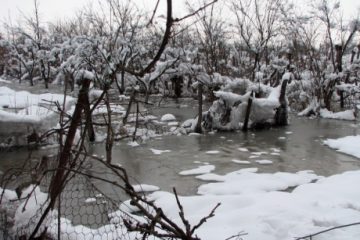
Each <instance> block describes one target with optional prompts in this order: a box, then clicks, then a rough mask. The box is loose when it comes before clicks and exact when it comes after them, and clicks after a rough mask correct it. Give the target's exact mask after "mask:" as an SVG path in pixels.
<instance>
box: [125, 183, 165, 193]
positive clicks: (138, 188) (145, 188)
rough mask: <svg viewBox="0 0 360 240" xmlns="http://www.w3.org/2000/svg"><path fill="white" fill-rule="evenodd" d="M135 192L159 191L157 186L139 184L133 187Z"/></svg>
mask: <svg viewBox="0 0 360 240" xmlns="http://www.w3.org/2000/svg"><path fill="white" fill-rule="evenodd" d="M132 187H133V188H134V191H135V192H155V191H158V190H160V188H159V187H158V186H154V185H148V184H139V185H133V186H132Z"/></svg>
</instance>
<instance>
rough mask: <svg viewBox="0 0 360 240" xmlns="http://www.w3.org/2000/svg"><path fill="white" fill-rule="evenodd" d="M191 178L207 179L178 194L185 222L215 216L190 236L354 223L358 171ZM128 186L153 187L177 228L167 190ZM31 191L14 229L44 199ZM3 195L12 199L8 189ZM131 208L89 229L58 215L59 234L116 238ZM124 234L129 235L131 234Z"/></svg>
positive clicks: (302, 232)
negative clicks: (195, 192)
mask: <svg viewBox="0 0 360 240" xmlns="http://www.w3.org/2000/svg"><path fill="white" fill-rule="evenodd" d="M196 178H197V179H200V180H202V181H212V183H206V184H203V185H201V186H200V187H199V189H198V192H199V194H200V195H196V196H179V200H180V202H181V205H182V206H183V208H184V213H185V217H186V219H187V220H188V221H189V223H190V224H191V225H193V226H194V225H195V224H197V223H198V222H199V220H200V219H202V218H203V217H205V216H207V215H208V214H209V213H210V212H211V210H212V209H213V208H214V207H215V206H216V205H217V204H218V203H220V204H221V205H220V207H218V208H217V209H216V211H215V216H214V217H212V218H210V219H208V220H207V221H206V223H205V224H203V225H202V226H201V227H200V228H199V229H197V230H196V232H195V234H196V235H197V236H198V237H199V238H200V239H206V240H218V239H225V238H228V237H231V236H234V235H236V234H238V233H240V232H242V233H245V234H246V236H245V238H244V239H246V240H258V239H268V240H292V239H295V238H297V237H302V236H306V235H308V234H311V233H315V232H318V231H322V230H325V229H328V228H331V227H335V226H339V225H343V224H349V223H354V222H358V221H359V219H360V212H359V209H360V205H359V201H358V200H359V199H360V191H359V190H358V189H357V188H356V187H355V188H354V185H353V184H354V183H356V182H359V181H360V171H350V172H345V173H342V174H337V175H333V176H330V177H320V176H317V175H315V174H314V173H313V172H311V171H301V172H297V173H285V172H277V173H257V169H256V168H246V169H241V170H238V171H235V172H232V173H228V174H225V175H218V174H213V173H207V174H203V175H200V176H196ZM213 181H215V182H213ZM134 188H135V190H140V189H141V190H142V191H144V190H149V191H152V190H154V191H155V192H153V193H151V194H150V195H148V197H147V198H148V200H149V201H153V202H154V204H155V205H156V206H160V207H161V209H162V211H163V212H164V214H165V215H166V216H167V217H168V218H169V219H171V220H172V221H174V222H175V223H177V224H179V226H182V220H181V218H180V217H179V209H178V207H177V203H176V201H175V198H174V195H173V194H172V193H168V192H163V191H158V190H159V188H158V187H156V186H152V185H146V184H141V185H135V186H134ZM31 189H33V188H29V189H27V190H26V191H25V192H24V193H23V196H25V195H27V194H29V193H31ZM35 192H36V197H37V199H36V200H37V202H36V201H35V199H34V198H33V196H31V198H30V201H29V203H28V206H30V205H31V207H34V208H29V207H27V208H26V210H25V212H22V207H23V204H24V203H25V202H24V203H23V204H21V205H20V206H19V207H18V209H17V211H16V219H17V221H16V225H15V227H14V229H13V230H14V231H16V229H20V228H19V226H24V225H21V224H24V223H28V220H29V215H30V213H31V212H32V213H34V212H36V211H37V210H38V205H39V204H40V203H44V199H46V198H47V195H46V194H44V193H41V192H40V191H39V189H38V188H36V189H35ZM8 195H9V196H10V197H15V196H14V193H12V192H9V193H8ZM32 195H35V194H32ZM90 200H91V201H90ZM94 200H96V199H95V198H93V199H92V198H89V199H87V202H92V201H94ZM137 211H138V209H137V208H136V207H134V206H132V205H131V203H130V200H127V201H124V202H123V203H122V204H121V205H120V207H119V210H118V211H115V212H113V213H110V214H109V219H110V222H109V223H108V225H105V226H102V227H99V228H95V229H90V228H88V227H86V226H82V225H77V226H74V225H72V223H71V221H70V220H67V219H64V218H61V231H62V232H61V236H62V237H66V236H67V237H70V235H68V234H69V233H81V238H79V235H77V234H73V238H66V239H85V236H95V235H96V236H99V237H100V236H104V237H105V236H106V237H107V238H109V239H116V238H118V237H119V234H120V236H121V233H123V230H122V229H121V228H119V223H120V224H121V216H123V215H124V214H125V215H130V216H131V217H133V218H135V219H138V220H139V221H140V222H141V221H143V218H142V217H141V216H139V215H136V212H137ZM55 216H56V215H55V213H53V214H52V215H50V216H49V218H47V219H46V224H44V226H45V225H47V226H49V228H48V230H49V233H50V235H53V236H57V235H56V234H57V231H56V230H57V218H56V217H55ZM18 224H20V225H18ZM44 226H43V227H44ZM25 231H27V230H25ZM130 234H131V233H130ZM83 237H84V238H83ZM129 237H130V238H131V239H133V238H132V237H134V236H132V237H131V236H129ZM359 238H360V229H359V227H358V226H354V227H351V228H344V229H342V230H338V231H332V232H330V233H328V234H323V235H320V236H319V237H318V238H316V239H332V240H343V239H359ZM64 239H65V238H64ZM99 239H101V237H100V238H99Z"/></svg>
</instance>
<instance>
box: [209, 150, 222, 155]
mask: <svg viewBox="0 0 360 240" xmlns="http://www.w3.org/2000/svg"><path fill="white" fill-rule="evenodd" d="M219 153H220V151H218V150H211V151H207V152H206V154H209V155H215V154H219Z"/></svg>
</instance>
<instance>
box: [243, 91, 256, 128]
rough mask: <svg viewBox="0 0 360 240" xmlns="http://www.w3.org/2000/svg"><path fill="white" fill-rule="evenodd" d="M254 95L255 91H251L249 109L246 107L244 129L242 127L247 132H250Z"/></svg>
mask: <svg viewBox="0 0 360 240" xmlns="http://www.w3.org/2000/svg"><path fill="white" fill-rule="evenodd" d="M253 95H254V93H253V91H251V94H250V97H249V99H248V104H247V107H246V113H245V119H244V124H243V127H242V130H243V131H245V132H246V131H247V130H248V125H249V119H250V113H251V106H252V102H253V99H252V97H253Z"/></svg>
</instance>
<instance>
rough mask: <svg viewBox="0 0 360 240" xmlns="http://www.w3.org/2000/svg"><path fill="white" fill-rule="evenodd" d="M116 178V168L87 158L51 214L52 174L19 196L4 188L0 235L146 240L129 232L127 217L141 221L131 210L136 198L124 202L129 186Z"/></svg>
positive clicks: (62, 192)
mask: <svg viewBox="0 0 360 240" xmlns="http://www.w3.org/2000/svg"><path fill="white" fill-rule="evenodd" d="M94 169H96V170H94ZM49 175H50V174H49ZM51 175H52V174H51ZM115 179H118V176H116V174H114V173H113V172H112V171H111V170H110V169H107V168H106V167H101V165H99V164H96V163H93V162H90V161H88V160H87V163H86V164H82V165H81V166H80V167H78V168H77V169H76V173H73V174H72V175H71V176H69V178H68V180H67V181H68V182H67V184H66V186H65V187H64V188H63V189H62V191H61V194H60V196H58V199H57V201H56V203H55V206H54V208H53V209H52V210H51V211H50V212H49V213H48V214H46V216H44V212H45V211H46V208H48V206H49V203H50V200H49V197H48V194H47V193H45V192H46V191H47V189H48V187H49V186H50V183H51V176H47V177H45V178H43V179H42V181H41V183H39V184H38V185H34V184H31V185H29V186H27V187H25V188H24V189H22V191H21V193H18V196H16V197H15V196H14V193H15V191H10V190H3V191H2V193H0V194H1V202H0V203H1V205H0V239H4V240H12V239H34V238H35V239H86V240H92V239H104V240H105V239H145V238H143V234H141V233H139V232H129V231H128V230H127V228H126V226H125V225H124V221H127V222H138V219H134V217H133V216H134V215H132V214H129V212H131V211H132V210H133V209H134V208H133V207H132V206H131V204H130V201H125V202H124V201H123V199H125V198H128V197H126V194H125V192H124V189H121V187H117V186H115V185H116V184H115V185H114V184H112V183H111V181H113V182H115V181H116V180H115ZM110 180H111V181H110ZM7 185H9V184H7ZM2 186H4V185H2ZM16 190H17V191H18V189H16ZM132 213H134V212H132ZM135 214H136V213H135ZM41 218H43V221H42V223H41V224H39V222H40V220H41ZM139 218H141V216H139ZM38 224H39V226H37V225H38ZM37 227H38V230H37V233H36V234H34V230H35V229H36V228H37ZM146 238H147V239H149V236H147V237H146ZM150 239H152V238H150Z"/></svg>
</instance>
